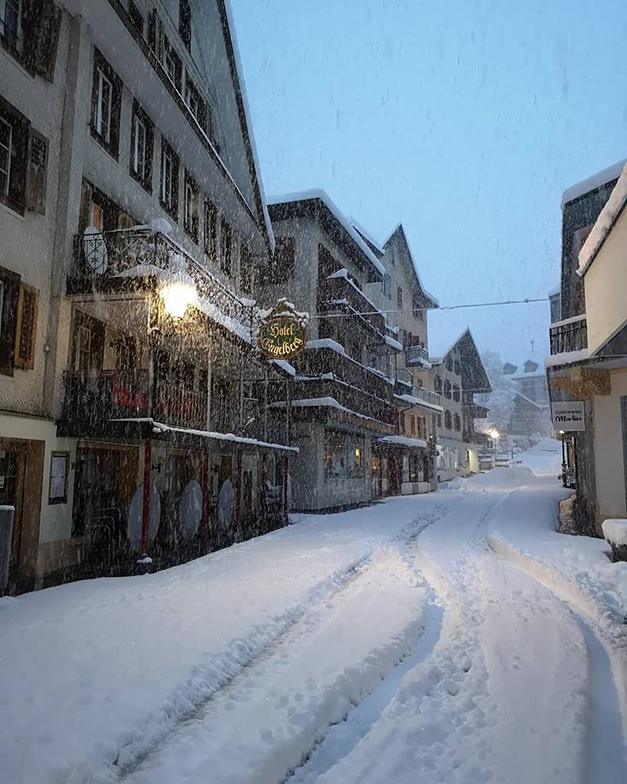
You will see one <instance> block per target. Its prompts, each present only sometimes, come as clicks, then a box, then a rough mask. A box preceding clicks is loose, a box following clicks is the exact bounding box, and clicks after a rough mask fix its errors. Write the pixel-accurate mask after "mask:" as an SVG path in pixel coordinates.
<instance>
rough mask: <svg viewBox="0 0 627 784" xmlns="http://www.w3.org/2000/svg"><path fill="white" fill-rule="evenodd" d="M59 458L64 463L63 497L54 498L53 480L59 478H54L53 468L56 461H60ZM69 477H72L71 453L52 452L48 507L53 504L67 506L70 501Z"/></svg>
mask: <svg viewBox="0 0 627 784" xmlns="http://www.w3.org/2000/svg"><path fill="white" fill-rule="evenodd" d="M59 458H61V459H63V463H64V471H63V475H62V477H63V495H62V496H54V498H53V496H52V480H53V479H58V478H59V477H53V475H52V466H53V465H54V461H55V459H56V460H58V459H59ZM69 477H70V453H69V452H51V453H50V474H49V477H48V505H49V506H51V505H53V504H67V501H68V487H69Z"/></svg>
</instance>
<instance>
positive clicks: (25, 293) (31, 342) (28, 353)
mask: <svg viewBox="0 0 627 784" xmlns="http://www.w3.org/2000/svg"><path fill="white" fill-rule="evenodd" d="M36 339H37V291H36V289H34V288H33V287H32V286H27V285H26V284H25V283H22V285H21V286H20V297H19V305H18V308H17V325H16V329H15V359H14V364H15V367H16V368H21V369H22V370H32V369H33V367H34V364H35V342H36Z"/></svg>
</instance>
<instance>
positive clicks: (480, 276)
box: [231, 0, 627, 361]
mask: <svg viewBox="0 0 627 784" xmlns="http://www.w3.org/2000/svg"><path fill="white" fill-rule="evenodd" d="M231 2H232V7H233V11H234V16H235V22H236V34H237V38H238V42H239V47H240V50H241V56H242V63H243V70H244V79H245V83H246V88H247V93H248V99H249V103H250V106H251V111H252V121H253V131H254V135H255V139H256V143H257V148H258V151H259V157H260V162H261V169H262V177H263V180H264V184H265V189H266V193H267V194H268V195H273V194H278V193H285V192H289V191H294V190H302V189H305V188H312V187H320V188H324V189H325V190H326V191H327V192H328V193H329V194H330V195H331V197H332V198H333V199H334V201H335V202H336V203H337V204H338V206H340V208H341V209H342V210H343V211H344V212H345V214H348V215H352V216H354V217H355V218H357V219H358V220H359V222H360V223H362V224H363V225H364V226H365V227H366V228H367V229H369V231H370V232H371V233H372V234H373V235H374V236H375V238H377V239H379V240H384V239H385V238H386V237H387V236H388V234H389V233H390V232H391V230H392V229H393V228H394V226H395V225H396V224H398V223H399V222H402V223H403V225H404V227H405V229H406V232H407V235H408V237H409V241H410V243H411V245H412V250H413V253H414V257H415V260H416V264H417V266H418V269H419V272H420V275H421V277H422V279H423V282H424V284H425V287H426V288H427V289H428V290H429V291H430V292H431V293H432V294H434V295H435V296H436V297H437V298H438V299H439V301H440V304H441V305H450V304H458V303H472V302H481V301H487V300H500V299H519V298H523V297H542V296H545V295H546V293H547V291H548V290H549V289H551V288H553V287H554V286H555V285H556V284H557V283H558V282H559V266H560V198H561V193H562V191H563V190H564V189H565V188H566V187H567V186H569V185H571V184H572V183H574V182H577V181H578V180H581V179H584V178H586V177H587V176H589V175H590V174H592V173H594V172H595V171H597V170H599V169H603V168H605V167H607V166H608V165H610V164H611V163H614V162H615V161H617V160H619V159H621V158H624V157H627V133H626V131H627V92H626V88H625V85H626V84H627V79H626V77H627V59H626V51H627V50H626V42H627V3H625V2H624V0H569V1H568V2H562V1H559V2H558V1H554V0H526V2H524V3H516V2H513V0H501V2H496V1H494V2H490V0H472V2H469V0H448V2H446V3H434V2H432V1H431V0H429V2H427V1H426V0H317V1H316V2H313V3H312V2H305V0H231ZM438 322H439V324H438V330H440V329H441V328H443V329H445V330H447V331H448V330H449V329H450V333H451V339H453V338H454V337H456V336H457V335H458V333H459V332H460V331H461V330H462V328H463V327H464V326H466V325H469V326H470V327H471V329H472V331H473V333H474V335H475V337H476V340H477V343H478V344H479V347H480V348H481V349H484V348H492V349H494V350H497V351H499V352H500V353H501V354H502V355H503V358H505V357H508V358H511V359H513V360H515V361H516V360H520V359H521V358H523V355H527V354H529V353H530V341H531V340H534V341H535V355H536V358H537V357H542V356H543V355H544V354H545V353H546V352H547V351H548V348H547V345H548V339H547V328H548V303H540V304H538V305H518V306H510V307H499V308H484V309H470V310H462V311H456V312H450V313H444V312H442V313H440V314H439V319H438Z"/></svg>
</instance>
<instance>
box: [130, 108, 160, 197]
mask: <svg viewBox="0 0 627 784" xmlns="http://www.w3.org/2000/svg"><path fill="white" fill-rule="evenodd" d="M137 123H139V124H141V125H142V127H143V128H144V138H145V143H144V166H143V171H142V172H139V171H137V170H136V168H135V166H134V162H135V160H134V159H135V153H136V148H137V128H136V124H137ZM154 145H155V130H154V123H153V122H152V120H151V119H150V117H149V116H148V115H147V114H146V112H145V111H144V110H143V109H142V108H141V106H140V105H139V103H138V102H137V101H133V113H132V115H131V150H130V155H129V174H130V175H131V177H132V178H133V179H134V180H135V181H136V182H138V183H139V184H140V185H141V186H142V188H143V189H144V190H145V191H147V192H148V193H152V168H153V156H154Z"/></svg>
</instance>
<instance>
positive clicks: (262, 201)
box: [224, 0, 275, 251]
mask: <svg viewBox="0 0 627 784" xmlns="http://www.w3.org/2000/svg"><path fill="white" fill-rule="evenodd" d="M224 11H225V13H226V19H227V30H226V36H225V37H226V38H227V46H228V44H229V43H230V45H231V50H232V53H233V61H234V64H235V81H236V85H235V86H236V90H237V93H238V94H239V97H240V100H241V109H242V114H243V117H244V123H243V125H244V128H243V133H244V140H245V142H247V146H248V148H249V150H250V154H251V158H252V162H253V169H254V171H253V173H252V174H253V179H254V180H255V182H254V183H253V185H256V186H257V189H258V195H259V203H258V207H259V209H260V210H261V213H262V216H263V222H264V227H265V230H266V232H267V235H268V242H269V244H270V249H271V250H272V251H274V247H275V242H274V231H273V229H272V222H271V220H270V215H269V214H268V207H267V202H266V194H265V189H264V186H263V179H262V177H261V166H260V165H259V156H258V154H257V145H256V144H255V137H254V136H253V126H252V122H251V120H250V116H251V115H250V107H249V105H248V96H247V94H246V85H245V83H244V70H243V68H242V59H241V57H240V53H239V46H238V44H237V36H236V34H235V23H234V21H233V13H232V11H231V2H230V0H224Z"/></svg>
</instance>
